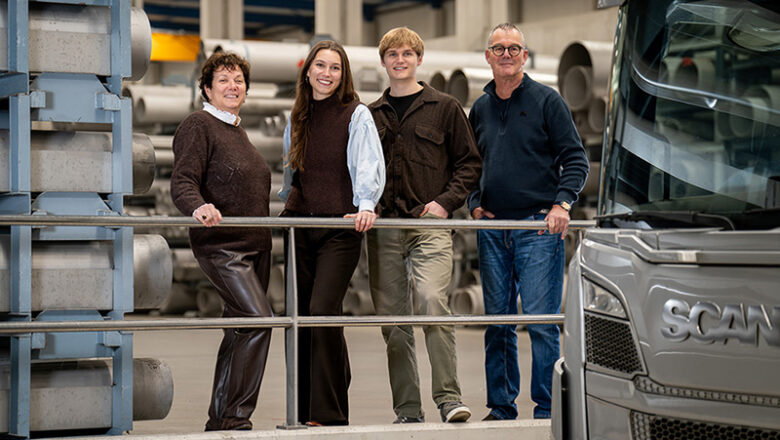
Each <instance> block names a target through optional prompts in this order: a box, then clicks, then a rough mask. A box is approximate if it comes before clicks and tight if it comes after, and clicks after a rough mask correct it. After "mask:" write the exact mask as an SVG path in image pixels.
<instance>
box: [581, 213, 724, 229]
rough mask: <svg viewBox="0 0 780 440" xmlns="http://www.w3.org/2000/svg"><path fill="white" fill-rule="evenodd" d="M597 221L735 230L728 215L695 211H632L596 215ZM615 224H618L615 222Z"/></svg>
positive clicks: (662, 226)
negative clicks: (640, 222) (639, 222)
mask: <svg viewBox="0 0 780 440" xmlns="http://www.w3.org/2000/svg"><path fill="white" fill-rule="evenodd" d="M596 220H599V223H602V222H605V221H606V222H608V223H611V224H615V220H618V221H620V220H622V221H626V222H638V221H644V222H646V223H647V224H649V225H650V226H651V227H654V228H655V227H661V228H664V227H666V228H668V227H679V226H684V225H693V226H706V227H719V228H723V229H726V230H729V231H734V230H736V227H735V226H734V223H733V222H732V221H731V219H729V218H728V217H725V216H722V215H717V214H705V213H701V212H695V211H633V212H626V213H622V214H608V215H597V216H596ZM615 226H618V225H616V224H615Z"/></svg>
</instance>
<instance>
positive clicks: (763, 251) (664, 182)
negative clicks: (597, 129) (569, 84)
mask: <svg viewBox="0 0 780 440" xmlns="http://www.w3.org/2000/svg"><path fill="white" fill-rule="evenodd" d="M601 165H602V171H601V173H602V174H601V178H600V188H599V203H598V216H597V224H598V226H597V227H596V228H592V229H588V230H586V231H584V232H583V234H582V237H581V243H580V246H579V248H578V249H577V251H576V252H575V254H574V257H573V258H572V260H571V262H570V264H569V270H568V283H567V289H566V305H565V309H566V317H565V323H564V332H563V347H564V348H563V353H562V354H563V356H562V357H561V359H560V360H559V361H558V362H557V363H556V368H555V373H554V377H553V414H552V419H553V422H552V426H553V437H554V438H555V439H558V440H562V439H616V440H617V439H620V440H625V439H643V440H660V439H754V438H755V439H775V438H778V439H780V2H777V1H775V0H770V1H761V0H752V1H749V0H699V1H685V0H629V1H627V2H623V4H622V5H621V6H620V12H619V15H618V22H617V31H616V36H615V44H614V52H613V65H612V72H611V77H610V81H609V104H608V109H607V117H606V118H605V130H604V139H603V146H602V163H601Z"/></svg>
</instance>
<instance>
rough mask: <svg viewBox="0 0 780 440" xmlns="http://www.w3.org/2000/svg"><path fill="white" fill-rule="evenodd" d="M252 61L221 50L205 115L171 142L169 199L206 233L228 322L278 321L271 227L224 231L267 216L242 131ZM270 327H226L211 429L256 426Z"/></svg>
mask: <svg viewBox="0 0 780 440" xmlns="http://www.w3.org/2000/svg"><path fill="white" fill-rule="evenodd" d="M248 78H249V64H248V63H247V61H246V60H244V59H243V58H241V57H239V56H238V55H235V54H232V53H224V52H216V53H215V54H214V55H212V56H211V57H210V58H209V59H208V60H207V61H206V64H205V65H204V66H203V69H202V71H201V76H200V80H199V84H200V90H201V95H202V96H203V98H204V99H205V101H206V102H205V103H204V104H203V110H200V111H196V112H194V113H192V114H190V115H189V116H187V118H186V119H184V121H182V122H181V124H180V125H179V128H178V129H177V130H176V135H175V136H174V138H173V152H174V163H173V175H172V176H171V196H172V198H173V202H174V203H175V204H176V207H177V208H179V210H180V211H181V212H182V213H184V214H185V215H192V216H193V217H195V219H197V220H198V221H199V222H201V223H202V224H203V225H205V226H207V228H192V229H190V245H191V247H192V252H193V253H194V254H195V257H196V258H197V260H198V263H199V264H200V267H201V269H203V272H204V273H205V274H206V275H207V276H208V278H209V280H210V281H211V283H212V284H214V286H215V287H216V289H217V290H218V291H219V294H220V296H221V297H222V300H223V301H224V303H225V312H224V314H223V316H225V317H260V316H272V311H271V306H270V305H269V303H268V300H267V298H266V289H267V288H268V277H269V272H270V261H271V235H270V231H269V230H268V229H265V228H219V229H211V228H209V227H211V226H214V225H217V224H218V223H219V222H220V221H221V220H222V216H223V215H226V216H249V217H266V216H268V199H269V194H270V188H271V171H270V168H269V167H268V164H267V163H266V161H265V160H264V159H263V157H262V156H261V155H260V153H258V151H257V149H256V148H255V147H254V145H252V144H251V143H250V142H249V139H248V138H247V135H246V132H245V131H244V129H243V128H241V127H240V126H239V124H240V122H241V118H240V117H239V116H238V113H239V110H240V109H241V105H242V104H243V103H244V100H245V99H246V92H247V88H248V87H249V83H248V81H247V80H248ZM270 342H271V329H225V330H224V337H223V339H222V344H221V345H220V347H219V353H218V354H217V364H216V368H215V372H214V387H213V391H212V396H211V404H210V406H209V419H208V422H207V423H206V430H207V431H212V430H225V429H240V430H245V429H252V423H251V422H250V421H249V418H250V417H251V415H252V412H253V411H254V409H255V405H256V404H257V395H258V390H259V389H260V382H261V381H262V378H263V371H264V370H265V363H266V358H267V357H268V346H269V344H270Z"/></svg>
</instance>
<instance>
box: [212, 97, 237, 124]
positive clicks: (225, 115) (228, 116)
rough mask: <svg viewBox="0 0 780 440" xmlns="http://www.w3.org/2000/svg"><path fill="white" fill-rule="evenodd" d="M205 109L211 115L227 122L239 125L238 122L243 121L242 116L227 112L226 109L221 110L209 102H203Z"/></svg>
mask: <svg viewBox="0 0 780 440" xmlns="http://www.w3.org/2000/svg"><path fill="white" fill-rule="evenodd" d="M203 110H205V111H207V112H208V113H209V114H210V115H211V116H214V117H215V118H217V119H219V120H220V121H222V122H224V123H225V124H230V125H235V126H236V127H238V124H240V123H241V117H240V116H238V115H234V114H233V113H230V112H226V111H224V110H220V109H218V108H216V107H214V106H213V105H211V104H210V103H208V102H204V103H203Z"/></svg>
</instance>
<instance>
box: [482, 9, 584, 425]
mask: <svg viewBox="0 0 780 440" xmlns="http://www.w3.org/2000/svg"><path fill="white" fill-rule="evenodd" d="M485 58H486V59H487V62H488V64H490V67H491V69H492V70H493V81H491V82H490V83H488V85H487V86H485V89H484V90H485V94H484V95H482V96H481V97H480V98H479V99H477V101H476V102H475V103H474V105H473V106H472V107H471V112H470V114H469V122H470V123H471V127H472V128H473V129H474V135H475V137H476V139H477V145H478V148H479V151H480V153H481V155H482V161H483V162H482V167H483V169H482V176H481V178H480V181H479V185H478V188H477V189H476V190H475V191H474V192H472V194H471V195H470V196H469V200H468V202H469V210H470V211H471V215H472V217H473V218H474V219H514V220H544V221H545V222H546V223H547V229H546V230H543V231H530V230H480V231H479V233H478V242H479V268H480V272H481V276H482V291H483V295H484V299H485V313H486V314H516V313H517V295H518V294H519V295H520V297H521V300H522V301H521V303H522V307H523V313H526V314H547V313H559V312H560V307H561V296H562V292H563V266H564V255H565V252H564V247H563V240H562V238H563V237H564V236H565V235H566V230H567V228H568V225H569V210H570V209H571V205H572V204H573V203H574V202H575V201H576V200H577V194H578V193H579V192H580V190H581V189H582V186H583V184H584V183H585V178H586V176H587V174H588V159H587V157H586V155H585V149H584V148H583V146H582V142H581V140H580V137H579V135H578V134H577V131H576V129H575V127H574V121H573V120H572V117H571V112H569V109H568V107H567V106H566V103H565V102H564V101H563V98H561V96H560V95H559V94H558V93H557V92H556V91H555V90H553V89H552V88H550V87H547V86H545V85H542V84H540V83H537V82H536V81H534V80H533V79H531V77H530V76H528V74H526V73H525V72H523V66H524V64H525V62H526V61H527V60H528V50H527V49H526V47H525V38H524V37H523V34H522V33H521V32H520V30H519V29H518V28H517V27H515V26H514V25H512V24H509V23H504V24H500V25H498V26H496V27H495V28H493V30H492V31H491V32H490V36H489V38H488V48H487V49H486V50H485ZM528 333H529V335H530V337H531V352H532V359H533V360H532V371H531V398H532V399H533V401H534V402H535V403H536V407H535V408H534V414H533V415H534V418H550V389H551V385H552V383H551V382H552V371H553V364H554V363H555V360H556V359H558V357H559V331H558V327H557V326H556V325H529V326H528ZM485 374H486V379H487V407H488V408H489V409H490V413H489V414H488V415H487V416H486V417H485V420H498V419H515V418H517V405H516V403H515V399H516V398H517V395H518V392H519V388H520V370H519V366H518V361H517V335H516V333H515V326H514V325H491V326H488V328H487V330H486V331H485Z"/></svg>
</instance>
